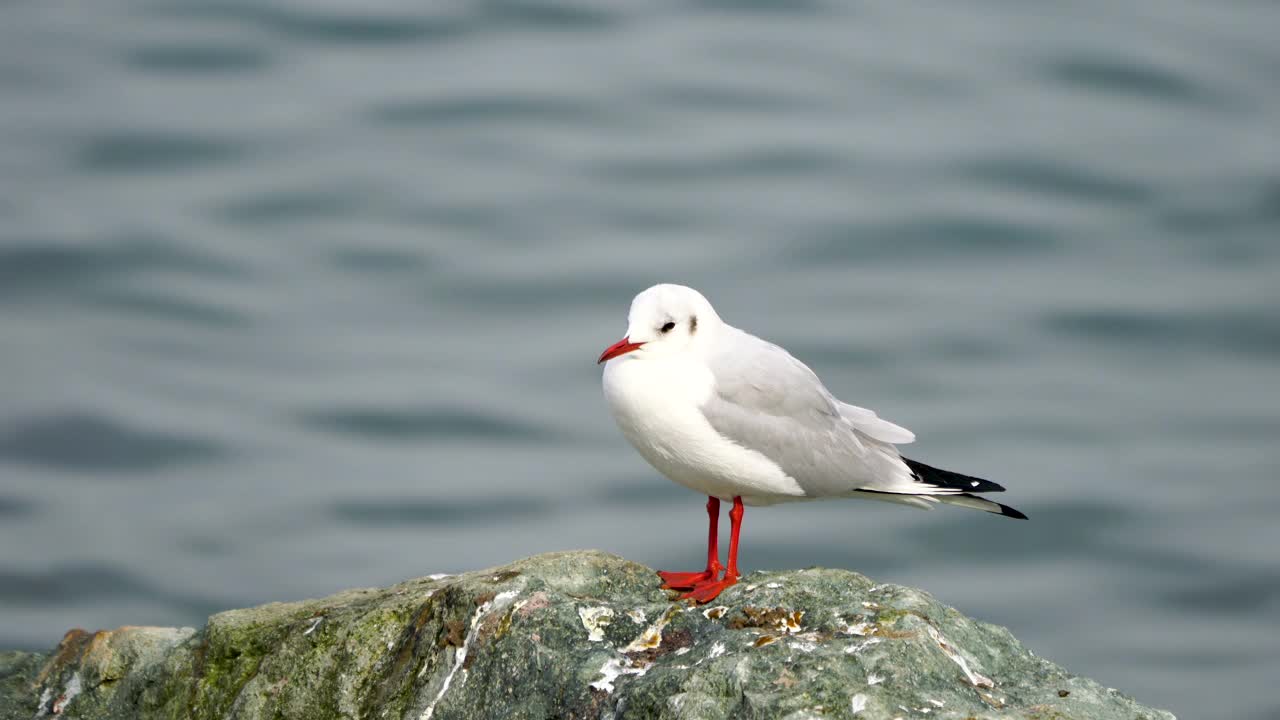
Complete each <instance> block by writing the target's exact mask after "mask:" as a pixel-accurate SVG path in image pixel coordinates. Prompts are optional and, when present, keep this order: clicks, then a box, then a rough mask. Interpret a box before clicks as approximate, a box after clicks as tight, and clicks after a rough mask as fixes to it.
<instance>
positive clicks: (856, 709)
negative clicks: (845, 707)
mask: <svg viewBox="0 0 1280 720" xmlns="http://www.w3.org/2000/svg"><path fill="white" fill-rule="evenodd" d="M849 706H850V709H851V710H853V714H854V715H857V714H858V713H860V712H862V711H863V710H866V709H867V696H866V695H863V694H862V693H858V694H857V695H854V696H853V697H852V698H849Z"/></svg>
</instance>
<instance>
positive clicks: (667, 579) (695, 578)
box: [658, 498, 721, 590]
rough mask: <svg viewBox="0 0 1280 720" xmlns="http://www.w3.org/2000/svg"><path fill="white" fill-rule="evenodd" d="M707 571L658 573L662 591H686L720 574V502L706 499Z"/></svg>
mask: <svg viewBox="0 0 1280 720" xmlns="http://www.w3.org/2000/svg"><path fill="white" fill-rule="evenodd" d="M707 528H708V529H707V569H706V570H703V571H702V572H667V571H665V570H659V571H658V577H661V578H662V588H663V589H664V590H688V589H690V588H692V587H693V586H694V585H697V584H698V583H703V582H706V581H708V580H715V579H716V576H717V575H719V574H720V568H721V566H720V548H719V540H720V500H718V499H717V498H707Z"/></svg>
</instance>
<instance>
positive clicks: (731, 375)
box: [702, 328, 924, 497]
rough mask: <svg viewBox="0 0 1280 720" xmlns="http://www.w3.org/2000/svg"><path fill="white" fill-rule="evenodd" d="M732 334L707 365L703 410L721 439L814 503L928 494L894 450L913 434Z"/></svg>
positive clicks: (780, 355)
mask: <svg viewBox="0 0 1280 720" xmlns="http://www.w3.org/2000/svg"><path fill="white" fill-rule="evenodd" d="M726 330H728V331H729V332H730V333H731V334H730V336H729V337H726V338H725V342H722V343H720V344H719V345H720V348H721V350H720V351H719V352H717V353H716V354H715V355H714V356H713V357H711V358H709V360H708V363H709V365H710V367H711V371H712V374H713V375H714V376H715V381H716V386H715V391H714V392H713V393H712V395H711V397H710V398H709V399H708V400H707V402H706V403H704V404H703V406H702V412H703V415H704V416H705V417H706V418H707V421H708V422H709V423H710V424H711V426H712V427H713V428H715V430H716V431H717V432H719V433H720V434H721V435H724V436H725V437H726V438H728V439H730V440H732V441H734V442H736V443H737V444H739V445H742V446H743V447H746V448H749V449H752V450H755V451H757V452H759V453H761V454H763V455H765V456H766V457H768V458H769V459H771V460H773V461H774V462H775V463H777V464H778V466H779V467H781V468H782V471H783V472H785V473H786V474H787V475H789V476H791V477H792V478H793V479H795V481H796V482H797V483H799V484H800V486H801V487H802V488H803V489H804V491H805V494H806V495H808V496H810V497H823V496H832V495H846V494H848V493H849V492H852V491H854V490H857V489H868V490H880V491H883V492H908V493H914V492H921V491H922V490H924V488H923V487H922V486H921V484H920V483H918V482H917V481H916V479H915V478H914V477H913V476H912V474H911V471H910V469H909V468H907V467H906V465H905V464H903V463H902V461H901V460H900V459H899V455H898V451H897V449H896V448H894V447H893V444H892V443H894V442H910V441H911V440H912V439H914V436H913V435H912V434H911V433H910V431H908V430H906V429H904V428H901V427H898V426H897V425H894V424H893V423H890V422H888V421H886V420H881V419H880V418H878V417H876V414H875V413H874V412H872V411H870V410H866V409H863V408H859V407H856V406H853V405H847V404H845V403H842V402H840V401H839V400H837V399H835V398H834V397H832V395H831V393H829V392H828V391H827V389H826V388H825V387H823V385H822V382H821V381H820V380H819V379H818V377H817V375H815V374H814V373H813V371H812V370H810V369H809V368H808V366H806V365H805V364H804V363H802V362H800V361H799V360H797V359H795V358H794V357H792V356H791V354H790V353H788V352H787V351H786V350H784V349H782V348H780V347H778V346H777V345H773V344H772V343H768V342H765V341H764V340H761V339H759V338H757V337H755V336H753V335H749V334H747V333H744V332H742V331H740V330H736V329H735V328H726Z"/></svg>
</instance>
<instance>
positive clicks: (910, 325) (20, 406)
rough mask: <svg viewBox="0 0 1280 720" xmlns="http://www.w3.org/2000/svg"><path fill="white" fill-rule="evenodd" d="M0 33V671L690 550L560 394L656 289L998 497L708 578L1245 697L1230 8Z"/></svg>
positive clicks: (1277, 112) (1250, 92)
mask: <svg viewBox="0 0 1280 720" xmlns="http://www.w3.org/2000/svg"><path fill="white" fill-rule="evenodd" d="M0 12H2V13H3V16H4V17H3V22H0V338H2V339H0V343H2V347H3V350H2V351H0V363H2V365H3V374H2V375H0V377H2V378H3V380H0V647H50V646H52V645H53V644H54V643H55V642H56V641H57V639H58V638H59V637H60V635H61V633H62V632H63V631H64V630H66V629H67V628H69V627H72V626H86V627H91V628H92V627H108V626H115V625H120V624H125V623H145V624H199V623H201V622H202V620H203V618H204V617H205V616H206V615H207V614H209V613H211V612H215V611H218V610H220V609H225V608H230V607H236V606H243V605H247V604H251V603H260V602H265V601H270V600H287V599H297V598H302V597H307V596H316V595H320V594H324V593H329V592H332V591H336V590H338V589H340V588H344V587H350V586H359V585H371V584H379V583H389V582H393V581H396V580H399V579H402V578H404V577H409V576H416V575H421V574H425V573H429V572H437V571H452V570H459V569H464V568H473V567H478V566H484V565H490V564H497V563H501V562H504V561H507V560H510V559H512V558H515V557H518V556H522V555H526V554H530V553H534V552H539V551H544V550H555V549H564V548H572V547H598V548H603V549H605V550H609V551H613V552H617V553H621V554H623V555H625V556H627V557H629V558H633V559H635V560H638V561H641V562H645V563H648V564H650V565H654V566H665V567H680V566H686V565H687V566H693V565H696V564H697V563H698V561H699V559H700V555H701V552H702V550H701V547H700V545H701V541H702V540H701V539H702V537H703V535H702V533H703V526H702V523H703V522H704V519H703V518H704V516H703V511H702V500H701V499H699V498H698V497H696V496H694V495H692V494H690V493H688V492H687V491H684V490H682V489H680V488H678V487H676V486H674V485H672V484H670V483H668V482H667V481H666V480H663V479H661V478H660V477H658V476H656V475H655V473H654V472H653V471H651V470H650V469H649V468H648V467H647V466H646V465H644V463H643V462H642V461H641V460H640V458H639V457H638V456H637V455H636V454H635V453H634V452H633V451H632V450H631V449H630V448H629V447H627V446H626V445H625V443H624V441H623V439H622V438H621V436H620V435H619V434H618V432H617V431H616V429H615V428H614V427H613V424H612V422H611V421H610V420H609V418H608V413H607V410H606V408H605V405H604V401H603V399H602V397H601V394H600V390H599V369H598V368H597V367H596V365H595V364H594V361H595V358H596V356H597V355H598V354H599V352H600V350H601V349H602V348H604V347H605V346H606V345H608V344H610V343H612V342H614V341H615V340H617V339H618V336H619V335H620V334H621V332H622V331H623V330H624V328H625V322H624V318H625V312H626V307H627V303H628V302H629V301H630V299H631V296H632V295H633V294H634V293H635V292H637V291H638V290H640V289H642V288H644V287H646V286H647V285H649V284H651V283H653V282H657V281H677V282H684V283H688V284H692V285H695V286H697V287H699V288H700V289H702V290H703V291H704V292H705V293H706V294H707V295H708V296H709V297H710V298H711V299H712V301H713V302H715V303H716V304H717V307H718V308H719V309H720V311H721V314H722V315H723V316H724V317H725V318H726V319H728V320H729V321H730V322H733V323H735V324H738V325H741V326H744V327H747V328H748V329H751V330H753V331H755V332H757V333H758V334H761V335H763V336H765V337H767V338H770V339H772V340H774V341H776V342H779V343H781V344H784V345H786V346H787V347H789V348H791V349H792V351H793V352H794V353H795V354H796V355H798V356H799V357H800V358H801V359H803V360H805V361H806V362H808V363H809V364H810V365H812V366H813V367H814V369H815V370H816V371H818V373H819V374H820V375H821V376H822V377H823V378H824V379H825V380H826V381H827V384H828V385H829V387H830V388H831V389H832V390H833V391H834V392H836V393H837V394H838V395H840V396H841V397H843V398H844V399H846V400H849V401H851V402H855V403H857V404H860V405H867V406H870V407H873V408H876V409H878V410H879V411H880V412H881V414H883V415H884V416H886V417H888V418H890V419H892V420H894V421H896V422H899V423H902V424H904V425H906V426H908V427H910V428H912V429H913V430H915V431H916V433H917V434H918V436H919V438H920V439H919V441H918V443H917V445H916V446H914V447H913V450H914V452H913V454H914V455H916V456H918V457H920V458H922V459H925V460H927V461H929V462H931V463H934V464H938V465H941V466H944V467H954V468H956V469H958V470H962V471H966V472H970V473H975V474H980V475H983V476H986V477H991V478H993V479H995V480H997V481H999V482H1002V483H1004V484H1006V485H1007V486H1008V487H1009V488H1010V493H1009V497H1008V498H1007V500H1008V501H1009V502H1010V503H1011V504H1013V505H1015V506H1017V507H1019V508H1020V509H1022V510H1024V511H1026V512H1027V514H1029V515H1030V516H1031V518H1032V522H1029V523H1014V522H1010V521H1006V520H1003V519H1000V518H994V517H990V516H985V515H980V514H978V513H969V512H964V511H960V510H955V509H951V510H942V511H936V512H930V513H923V512H916V511H913V510H910V509H906V508H897V507H893V506H881V505H879V504H867V503H861V504H859V503H854V502H847V503H839V502H832V503H818V504H802V505H795V506H784V507H776V508H769V509H763V510H757V511H751V512H748V514H747V518H746V525H745V533H744V545H743V553H744V555H743V559H744V565H745V566H746V567H747V568H749V569H750V568H785V567H796V566H805V565H813V564H822V565H831V566H838V567H848V568H854V569H857V570H860V571H862V572H865V573H867V574H869V575H871V576H873V577H875V578H878V579H881V580H887V581H897V582H905V583H911V584H917V585H920V586H923V587H925V588H927V589H928V590H930V591H932V592H933V593H934V594H936V595H937V596H939V597H940V598H941V599H943V600H944V601H946V602H948V603H950V604H953V605H956V606H957V607H959V608H960V609H962V610H963V611H965V612H967V613H970V614H972V615H976V616H978V617H981V618H983V619H986V620H990V621H992V622H996V623H999V624H1002V625H1008V626H1009V627H1010V628H1011V629H1012V630H1013V631H1014V632H1015V633H1016V634H1017V635H1018V636H1019V637H1020V638H1021V639H1022V640H1023V641H1024V642H1026V644H1027V645H1028V646H1029V647H1030V648H1032V649H1033V650H1034V651H1035V652H1037V653H1039V654H1042V655H1045V656H1048V657H1050V658H1052V659H1054V660H1057V661H1059V662H1061V663H1063V664H1065V665H1067V666H1068V667H1069V668H1071V669H1073V670H1074V671H1076V672H1079V673H1082V674H1085V675H1089V676H1093V677H1096V678H1097V679H1099V680H1101V681H1102V682H1104V683H1107V684H1109V685H1113V686H1116V687H1119V688H1121V689H1123V690H1125V691H1126V692H1129V693H1132V694H1134V695H1136V696H1138V697H1139V698H1140V699H1142V700H1143V701H1145V702H1147V703H1150V704H1152V705H1156V706H1163V707H1168V708H1170V709H1172V710H1174V711H1175V712H1177V713H1178V714H1179V715H1181V716H1183V717H1187V718H1210V717H1221V718H1227V717H1230V718H1244V719H1246V720H1249V719H1257V720H1261V719H1262V718H1274V717H1277V716H1278V715H1280V699H1277V696H1276V695H1275V692H1274V687H1273V686H1274V679H1275V678H1276V677H1277V676H1280V643H1277V634H1276V627H1277V625H1276V622H1275V617H1276V614H1277V613H1280V559H1278V558H1280V551H1278V550H1277V547H1280V530H1278V528H1280V523H1277V521H1276V517H1277V514H1278V513H1280V493H1278V492H1277V486H1276V480H1277V477H1276V475H1277V469H1278V467H1280V462H1278V460H1280V451H1278V450H1277V447H1276V443H1277V441H1278V439H1280V410H1278V409H1277V405H1278V404H1277V400H1278V396H1277V387H1280V385H1278V384H1277V381H1278V380H1280V378H1277V373H1276V369H1277V366H1278V363H1280V313H1278V312H1277V310H1278V301H1280V291H1278V290H1277V288H1280V139H1278V138H1280V135H1278V134H1277V129H1278V128H1280V93H1278V92H1277V89H1278V88H1277V85H1276V78H1277V77H1280V49H1278V48H1280V44H1277V43H1276V39H1275V38H1276V36H1277V32H1280V8H1278V6H1277V5H1275V4H1274V3H1264V2H1247V1H1243V0H1228V1H1224V2H1218V3H1203V2H1190V1H1188V0H1170V1H1168V2H1160V3H1155V2H1140V3H1127V4H1124V3H1122V4H1116V3H1104V2H1085V3H1072V4H1061V3H1059V4H1053V3H1048V4H1046V3H1021V2H1002V1H999V0H985V1H979V0H971V1H968V2H955V3H946V4H937V3H936V4H917V3H890V2H886V3H834V2H831V3H828V2H821V1H819V2H797V3H785V4H773V3H764V2H745V1H743V2H734V1H729V0H721V1H713V2H702V3H678V2H655V3H621V2H603V1H601V2H574V1H572V0H565V1H564V2H558V1H556V0H545V1H542V2H519V1H510V2H430V3H408V2H391V1H389V0H379V1H378V2H372V3H339V2H323V1H313V2H304V1H303V0H289V1H283V2H281V1H277V2H266V1H265V0H262V1H255V2H235V1H229V2H228V1H221V0H204V1H201V2H195V1H192V2H124V1H122V0H100V1H99V2H94V3H73V2H64V1H62V0H39V1H38V2H37V1H35V0H27V1H23V0H19V2H13V3H7V4H6V5H5V7H4V8H3V10H2V11H0Z"/></svg>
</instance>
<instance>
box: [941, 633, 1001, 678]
mask: <svg viewBox="0 0 1280 720" xmlns="http://www.w3.org/2000/svg"><path fill="white" fill-rule="evenodd" d="M925 629H926V630H927V631H928V632H929V637H931V638H933V641H934V642H936V643H938V647H940V648H942V652H943V653H945V654H946V656H947V657H949V658H951V661H952V662H954V663H955V664H956V665H959V666H960V670H961V671H962V672H963V673H964V678H965V680H967V681H969V684H970V685H972V686H974V687H976V688H993V687H995V686H996V684H995V682H994V681H992V679H991V678H989V677H986V676H984V675H979V674H978V673H976V672H974V671H972V670H970V669H969V663H968V661H966V660H965V659H964V657H962V656H961V655H960V653H959V652H958V651H957V650H956V649H955V648H954V647H952V646H951V643H949V642H947V639H946V638H944V637H942V633H940V632H938V630H937V628H935V627H934V626H932V625H926V626H925Z"/></svg>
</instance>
